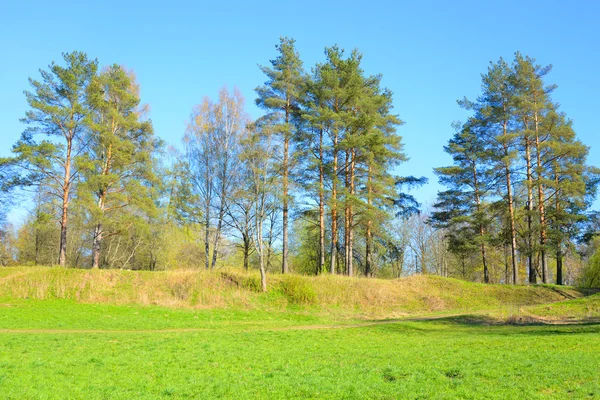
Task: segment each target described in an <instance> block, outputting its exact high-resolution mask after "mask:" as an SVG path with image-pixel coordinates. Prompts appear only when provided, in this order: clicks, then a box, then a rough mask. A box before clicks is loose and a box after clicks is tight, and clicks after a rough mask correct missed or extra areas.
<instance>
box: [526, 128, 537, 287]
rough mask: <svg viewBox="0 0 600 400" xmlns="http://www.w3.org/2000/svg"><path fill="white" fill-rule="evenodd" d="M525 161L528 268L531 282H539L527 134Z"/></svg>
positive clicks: (529, 151)
mask: <svg viewBox="0 0 600 400" xmlns="http://www.w3.org/2000/svg"><path fill="white" fill-rule="evenodd" d="M525 161H526V164H527V268H528V271H529V283H530V284H532V285H535V284H536V283H537V271H536V270H535V267H534V266H533V248H532V247H533V246H532V244H533V235H532V231H531V229H532V227H531V225H532V215H531V213H532V211H533V181H532V174H531V148H530V143H529V137H528V136H525Z"/></svg>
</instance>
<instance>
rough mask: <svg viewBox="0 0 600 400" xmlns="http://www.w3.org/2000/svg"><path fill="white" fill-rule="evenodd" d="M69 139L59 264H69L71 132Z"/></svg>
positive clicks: (63, 192)
mask: <svg viewBox="0 0 600 400" xmlns="http://www.w3.org/2000/svg"><path fill="white" fill-rule="evenodd" d="M69 137H70V138H69V139H67V156H66V159H65V176H64V180H63V186H62V208H61V211H62V215H61V219H60V245H59V250H58V265H60V266H61V267H64V266H65V265H66V264H67V223H68V213H69V191H70V189H71V150H72V145H73V140H72V135H71V133H70V132H69Z"/></svg>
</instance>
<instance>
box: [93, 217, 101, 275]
mask: <svg viewBox="0 0 600 400" xmlns="http://www.w3.org/2000/svg"><path fill="white" fill-rule="evenodd" d="M102 233H103V232H102V223H98V224H97V225H96V227H95V228H94V242H93V243H92V268H93V269H97V268H100V246H101V244H102Z"/></svg>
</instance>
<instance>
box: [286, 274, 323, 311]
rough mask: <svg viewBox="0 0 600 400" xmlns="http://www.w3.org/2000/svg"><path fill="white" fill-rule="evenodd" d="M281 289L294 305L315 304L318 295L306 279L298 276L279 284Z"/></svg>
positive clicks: (287, 278) (290, 277)
mask: <svg viewBox="0 0 600 400" xmlns="http://www.w3.org/2000/svg"><path fill="white" fill-rule="evenodd" d="M279 288H280V289H281V291H282V293H283V294H284V295H285V297H286V298H287V299H288V301H289V302H290V303H292V304H315V303H316V302H317V293H316V292H315V291H314V289H313V288H312V287H311V285H310V284H308V282H307V281H306V279H302V278H300V277H298V276H293V275H290V276H287V277H285V278H283V279H281V281H280V282H279Z"/></svg>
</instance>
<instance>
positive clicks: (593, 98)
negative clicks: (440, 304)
mask: <svg viewBox="0 0 600 400" xmlns="http://www.w3.org/2000/svg"><path fill="white" fill-rule="evenodd" d="M160 3H161V5H160V6H159V5H158V2H157V3H153V2H151V1H145V2H130V1H101V2H63V1H52V2H50V1H28V2H25V1H23V2H17V1H8V0H4V1H2V2H0V50H1V52H0V54H1V55H2V62H1V63H0V93H1V95H0V135H1V136H0V155H6V154H8V153H9V151H10V146H11V145H12V144H13V143H14V142H15V141H16V140H17V139H18V137H19V135H20V133H21V132H22V130H23V126H22V125H21V123H20V122H19V118H20V117H22V116H23V114H24V112H25V110H26V109H27V105H26V102H25V97H24V96H23V90H24V89H27V88H28V83H27V78H28V77H34V78H38V77H39V74H38V69H39V68H46V66H47V65H48V64H49V63H50V62H51V61H52V60H56V61H60V57H61V56H60V54H61V53H62V52H66V51H72V50H81V51H85V52H87V53H88V54H89V55H90V56H91V57H92V58H97V59H98V60H99V62H100V64H101V65H106V64H112V63H118V64H123V65H126V66H127V67H129V68H131V69H133V70H135V72H136V74H137V77H138V80H139V82H140V84H141V88H142V99H143V101H144V102H145V103H148V104H150V107H151V114H150V116H151V118H152V120H153V122H154V126H155V131H156V133H157V134H158V135H159V136H160V137H162V138H163V139H164V140H166V141H167V142H168V143H170V144H175V145H178V144H179V142H180V138H181V136H182V134H183V131H184V129H185V122H186V119H187V117H188V115H189V113H190V111H191V109H192V107H193V106H194V105H195V104H197V103H199V102H200V101H201V99H202V97H203V96H205V95H208V96H211V97H214V96H216V95H217V93H218V89H219V87H220V86H222V85H224V84H226V85H228V86H230V87H231V86H233V85H236V86H238V87H239V88H240V90H241V91H242V93H243V94H244V95H245V97H246V100H247V106H248V111H249V112H250V114H251V115H252V116H254V117H256V116H258V115H260V110H258V109H257V108H256V107H255V106H254V92H253V89H254V88H255V87H256V86H258V85H260V84H262V82H263V81H264V80H265V79H264V76H263V75H262V74H261V72H260V71H259V69H258V67H257V64H267V63H268V62H269V60H270V59H272V58H273V57H274V56H275V48H274V45H275V44H276V43H277V42H278V38H279V37H280V36H290V37H293V38H295V39H296V41H297V47H298V50H299V52H300V55H301V56H302V58H303V60H304V62H305V66H306V67H310V66H312V65H314V64H315V63H316V62H319V61H321V60H322V59H323V49H324V48H325V46H330V45H333V44H336V43H337V44H338V45H340V46H341V47H342V48H345V49H347V50H348V51H349V50H351V49H353V48H358V49H359V50H360V51H361V52H362V53H363V55H364V68H365V70H366V72H367V73H370V74H375V73H382V74H383V77H384V79H383V83H384V85H385V86H387V87H388V88H390V89H391V90H392V91H393V92H394V99H395V100H394V103H395V111H396V112H397V113H398V114H399V115H400V117H401V118H402V119H403V120H404V121H406V124H405V125H404V126H403V127H402V128H401V129H400V131H399V133H400V134H401V135H402V136H403V138H404V142H405V148H406V152H407V154H408V155H409V157H410V161H409V162H407V163H405V164H404V165H403V166H402V167H401V168H400V170H399V172H400V173H401V174H411V175H418V176H421V175H424V176H427V177H429V178H430V184H429V185H427V186H426V187H424V188H421V189H419V190H418V191H417V192H416V195H417V197H418V198H419V200H420V201H422V202H424V203H431V202H432V201H433V200H434V199H435V194H436V192H437V190H438V189H439V186H438V185H437V182H436V179H435V177H434V176H433V173H432V168H433V167H434V166H441V165H444V164H447V163H448V162H449V158H448V157H447V156H446V155H445V154H444V152H443V150H442V146H443V145H444V144H445V143H446V142H447V140H448V139H449V137H450V135H451V134H452V132H453V131H452V129H451V127H450V124H451V122H452V121H454V120H464V118H465V116H466V114H465V113H464V112H463V111H462V110H461V109H460V108H459V107H458V106H457V105H456V99H458V98H462V97H463V96H467V97H469V98H475V97H476V96H477V95H478V93H479V90H480V74H481V73H482V72H485V70H486V68H487V66H488V63H489V61H491V60H494V61H495V60H497V59H498V58H499V57H501V56H502V57H504V58H506V59H511V58H512V55H513V53H514V52H515V51H517V50H520V51H521V52H522V53H525V54H527V55H530V56H532V57H535V58H537V60H538V62H539V63H540V64H549V63H551V64H553V65H554V71H553V72H552V74H550V76H549V78H548V81H549V82H552V83H556V84H558V86H559V88H558V90H557V91H556V92H555V94H554V98H555V100H556V101H558V102H560V103H561V105H562V107H561V108H562V110H563V111H565V112H566V113H567V115H568V116H569V117H570V118H571V119H573V120H574V126H575V129H576V131H577V132H578V135H579V137H580V138H581V140H582V141H583V142H584V143H586V144H587V145H588V146H591V150H590V157H589V162H590V163H591V164H594V165H600V148H599V147H600V146H598V145H599V144H600V136H599V134H598V128H597V124H595V123H594V118H597V116H598V115H599V114H598V113H599V110H600V95H599V94H600V80H599V78H598V66H599V65H600V44H599V39H600V28H599V27H598V20H597V17H598V15H599V14H600V6H599V5H598V4H597V3H596V2H593V1H578V2H570V3H571V4H568V3H567V2H564V1H524V0H521V1H507V0H505V1H502V2H487V1H469V2H446V1H439V2H433V1H411V2H403V1H389V2H378V1H368V2H354V1H344V2H341V1H337V2H333V1H332V2H324V1H323V2H321V1H302V2H275V1H269V2H262V1H249V2H238V3H236V2H227V1H221V2H214V1H213V2H210V3H208V2H204V1H190V2H179V1H169V2H160ZM322 3H323V4H322ZM355 3H356V4H355ZM358 3H361V4H360V5H358ZM597 204H598V203H597Z"/></svg>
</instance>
